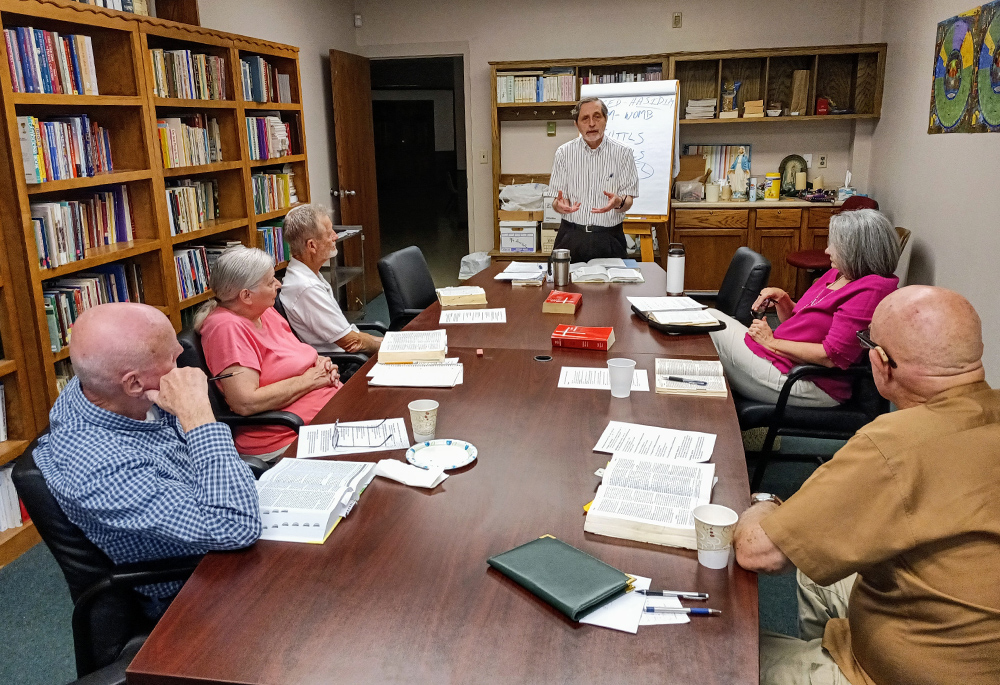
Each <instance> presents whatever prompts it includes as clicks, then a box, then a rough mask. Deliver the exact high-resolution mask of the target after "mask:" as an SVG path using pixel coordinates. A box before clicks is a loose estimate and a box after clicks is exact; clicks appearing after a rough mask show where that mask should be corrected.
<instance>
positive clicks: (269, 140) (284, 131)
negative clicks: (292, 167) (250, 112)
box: [246, 114, 292, 159]
mask: <svg viewBox="0 0 1000 685" xmlns="http://www.w3.org/2000/svg"><path fill="white" fill-rule="evenodd" d="M246 120H247V143H248V144H249V147H250V159H274V158H276V157H285V156H287V155H290V154H292V127H291V125H290V124H287V123H285V122H284V121H282V120H281V117H280V116H278V115H277V114H269V115H267V116H262V117H247V118H246Z"/></svg>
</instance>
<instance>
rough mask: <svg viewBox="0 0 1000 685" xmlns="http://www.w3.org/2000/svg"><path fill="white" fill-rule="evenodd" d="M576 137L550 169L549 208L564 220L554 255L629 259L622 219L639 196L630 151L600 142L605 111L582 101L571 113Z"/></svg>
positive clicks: (587, 100) (615, 143)
mask: <svg viewBox="0 0 1000 685" xmlns="http://www.w3.org/2000/svg"><path fill="white" fill-rule="evenodd" d="M573 115H574V116H575V117H576V128H577V130H579V131H580V137H579V138H576V139H574V140H571V141H570V142H568V143H566V144H564V145H561V146H560V147H559V149H558V150H556V156H555V160H554V161H553V164H552V177H551V179H550V181H549V192H550V194H552V195H555V200H553V202H552V208H553V209H555V210H556V211H557V212H559V213H560V214H562V215H563V219H562V223H561V224H560V225H559V233H558V234H557V235H556V242H555V245H554V247H553V249H559V248H566V249H568V250H569V251H570V256H571V257H572V259H573V261H574V262H586V261H590V260H591V259H596V258H598V257H625V256H626V255H627V254H628V251H627V248H626V243H625V233H624V231H622V219H624V218H625V212H627V211H628V210H629V208H630V207H631V206H632V200H633V198H635V197H636V196H637V195H638V194H639V174H638V172H637V171H636V168H635V158H634V157H633V156H632V148H630V147H628V146H626V145H622V144H621V143H619V142H618V141H616V140H610V139H608V138H605V137H604V128H605V127H606V126H607V125H608V108H607V106H606V105H605V104H604V103H603V102H602V101H601V100H600V98H596V97H585V98H583V99H582V100H580V103H579V104H578V105H577V106H576V109H574V110H573Z"/></svg>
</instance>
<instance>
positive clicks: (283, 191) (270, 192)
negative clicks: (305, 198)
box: [250, 165, 298, 214]
mask: <svg viewBox="0 0 1000 685" xmlns="http://www.w3.org/2000/svg"><path fill="white" fill-rule="evenodd" d="M287 166H288V165H286V167H287ZM250 181H251V183H252V184H253V210H254V213H255V214H265V213H267V212H273V211H275V210H277V209H283V208H285V207H291V206H292V205H293V204H295V203H297V202H298V199H297V198H296V195H295V185H294V183H293V181H292V174H290V173H288V171H287V170H284V171H283V172H282V173H280V174H276V173H267V172H264V173H257V174H253V175H252V176H251V177H250Z"/></svg>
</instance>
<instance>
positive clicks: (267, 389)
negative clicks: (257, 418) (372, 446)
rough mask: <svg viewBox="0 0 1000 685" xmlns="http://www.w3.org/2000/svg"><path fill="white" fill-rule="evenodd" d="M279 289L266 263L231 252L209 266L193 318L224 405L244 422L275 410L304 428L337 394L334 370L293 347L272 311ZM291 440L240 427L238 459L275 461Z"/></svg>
mask: <svg viewBox="0 0 1000 685" xmlns="http://www.w3.org/2000/svg"><path fill="white" fill-rule="evenodd" d="M280 288H281V283H280V282H278V279H276V278H275V277H274V260H273V259H272V258H271V256H270V255H269V254H267V253H266V252H264V251H262V250H258V249H255V248H247V247H243V246H238V247H232V248H229V249H228V250H226V251H225V252H223V253H222V255H221V256H220V257H219V259H218V261H216V263H215V266H213V267H212V289H213V290H214V291H215V298H214V299H212V300H210V301H208V302H207V303H205V305H203V306H202V308H201V309H200V310H199V311H198V314H197V315H196V317H195V329H196V330H198V331H199V332H200V333H201V344H202V349H203V350H204V352H205V361H206V362H208V369H209V371H211V372H212V374H213V375H218V374H223V373H232V374H234V375H233V376H231V377H230V378H225V379H222V380H220V381H217V383H218V384H219V387H220V388H221V390H222V392H223V394H224V395H225V396H226V402H228V403H229V406H230V407H231V408H232V410H233V411H235V412H236V413H237V414H241V415H244V416H247V415H250V414H256V413H258V412H262V411H269V410H272V409H281V410H284V411H289V412H292V413H293V414H297V415H298V416H300V417H302V419H303V420H304V421H307V422H308V421H311V420H312V419H313V417H315V416H316V414H317V413H318V412H319V410H320V409H322V408H323V407H324V406H325V405H326V403H327V402H328V401H329V400H330V398H331V397H333V395H334V393H336V392H337V390H338V389H339V388H340V387H341V382H340V375H339V374H338V372H337V367H336V366H335V365H334V364H333V363H332V362H331V361H330V360H329V359H328V358H326V357H320V356H319V355H318V354H317V353H316V350H315V349H313V348H312V347H310V346H309V345H306V344H305V343H303V342H300V341H299V340H298V339H297V338H296V337H295V335H293V334H292V330H291V329H290V328H289V327H288V322H286V321H285V319H284V317H282V316H281V314H279V313H278V312H277V311H275V309H274V300H275V298H276V297H277V295H278V290H279V289H280ZM294 439H295V432H294V431H292V430H291V429H288V428H280V427H276V426H261V427H251V428H240V429H238V430H237V432H236V435H235V442H236V449H237V451H239V452H240V454H247V455H253V456H257V457H261V458H264V459H272V458H274V457H276V456H278V455H279V454H280V453H281V452H282V451H284V448H285V447H287V446H288V444H289V443H290V442H292V440H294Z"/></svg>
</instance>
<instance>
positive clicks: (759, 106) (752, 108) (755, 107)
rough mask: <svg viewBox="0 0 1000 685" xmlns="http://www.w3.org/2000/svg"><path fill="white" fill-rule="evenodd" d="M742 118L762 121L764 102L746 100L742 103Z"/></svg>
mask: <svg viewBox="0 0 1000 685" xmlns="http://www.w3.org/2000/svg"><path fill="white" fill-rule="evenodd" d="M743 118H744V119H763V118H764V101H763V100H747V101H746V102H744V103H743Z"/></svg>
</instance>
